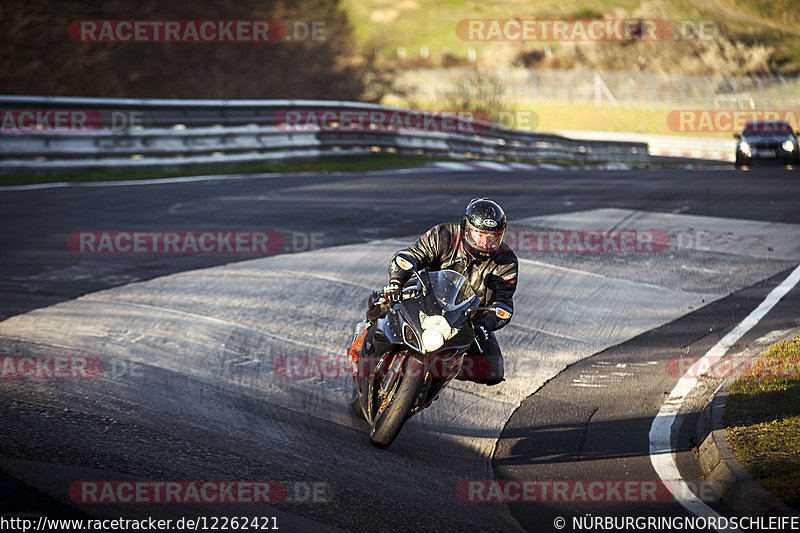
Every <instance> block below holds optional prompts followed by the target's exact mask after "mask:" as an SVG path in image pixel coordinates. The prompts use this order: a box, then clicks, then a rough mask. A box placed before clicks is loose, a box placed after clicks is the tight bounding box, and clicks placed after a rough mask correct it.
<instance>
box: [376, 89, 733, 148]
mask: <svg viewBox="0 0 800 533" xmlns="http://www.w3.org/2000/svg"><path fill="white" fill-rule="evenodd" d="M383 103H385V104H389V105H397V106H401V107H408V106H411V104H410V103H409V102H406V101H404V100H402V99H400V98H387V99H385V100H384V102H383ZM420 107H421V108H422V109H438V107H441V106H438V107H437V105H435V104H434V103H431V102H427V103H422V105H421V106H420ZM514 108H515V109H520V110H525V111H526V112H527V111H533V112H534V113H535V114H536V117H535V119H533V118H531V117H530V115H528V114H523V115H522V116H523V117H524V118H525V120H526V121H533V120H535V121H536V126H535V127H534V128H528V124H525V123H518V124H503V125H504V126H513V127H518V128H522V129H532V130H534V131H538V132H551V131H555V130H584V131H614V132H626V133H628V132H633V133H649V134H658V135H693V136H696V137H715V138H719V139H730V138H731V133H730V132H721V133H710V132H699V133H693V132H680V131H673V130H671V129H670V128H669V127H668V124H667V115H669V113H670V111H671V110H669V109H647V108H633V109H631V108H627V107H595V106H593V105H568V104H537V103H532V102H520V103H518V104H516V105H515V106H514ZM509 114H510V115H511V116H513V113H509Z"/></svg>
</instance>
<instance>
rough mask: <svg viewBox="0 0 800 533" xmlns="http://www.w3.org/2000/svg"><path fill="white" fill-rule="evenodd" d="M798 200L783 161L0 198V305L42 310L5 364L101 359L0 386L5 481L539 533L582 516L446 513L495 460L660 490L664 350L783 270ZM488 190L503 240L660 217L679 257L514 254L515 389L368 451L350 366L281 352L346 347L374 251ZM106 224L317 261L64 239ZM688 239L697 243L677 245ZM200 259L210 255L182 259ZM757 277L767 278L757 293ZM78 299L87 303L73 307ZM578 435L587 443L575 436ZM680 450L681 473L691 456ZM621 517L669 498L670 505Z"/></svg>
mask: <svg viewBox="0 0 800 533" xmlns="http://www.w3.org/2000/svg"><path fill="white" fill-rule="evenodd" d="M798 191H800V179H799V178H798V173H797V172H786V171H783V170H778V169H768V168H767V169H756V170H754V171H751V172H733V171H725V170H716V171H706V172H700V171H695V172H687V171H653V172H596V173H591V172H585V171H584V172H570V171H544V170H539V171H535V172H509V173H445V172H427V173H421V174H397V173H390V174H382V173H372V174H367V175H364V174H360V175H346V174H345V175H332V176H303V177H297V176H291V177H288V176H284V177H281V176H278V177H268V178H263V179H241V180H220V181H216V182H201V183H192V184H172V185H139V186H130V187H69V188H63V189H44V190H38V191H4V192H0V207H2V209H1V210H0V217H2V223H3V227H4V228H6V229H7V231H4V232H3V234H2V236H0V250H2V252H0V253H2V262H1V263H0V272H1V273H2V277H1V278H2V279H3V280H4V281H3V284H2V289H3V292H2V296H0V299H1V300H2V302H3V303H2V307H1V308H0V313H2V315H3V316H6V317H12V316H13V315H18V314H19V313H22V312H25V311H30V310H32V309H36V308H40V309H38V310H36V311H34V312H31V313H27V314H22V315H19V316H13V318H11V319H9V320H6V321H5V322H2V323H0V353H1V354H4V355H31V354H33V355H36V354H38V355H56V354H69V355H80V354H85V355H92V356H95V357H99V358H101V359H103V361H104V363H105V364H106V369H107V372H105V373H104V374H103V375H102V376H101V377H100V378H98V379H93V380H60V381H57V382H56V381H53V380H3V382H2V383H1V384H0V405H2V406H3V407H2V410H1V411H0V413H2V414H0V427H1V428H2V430H3V434H4V435H8V438H7V439H6V441H5V443H4V445H3V448H2V449H0V457H2V458H3V459H2V469H3V470H4V471H5V472H6V473H9V474H11V475H12V476H14V477H16V478H19V479H22V480H23V481H25V482H26V483H28V484H31V485H33V486H36V487H37V488H38V489H40V490H41V491H42V492H43V493H46V494H49V495H50V496H52V497H53V498H55V500H58V501H61V502H69V500H68V498H67V496H66V488H67V487H68V486H69V485H70V483H72V482H74V481H76V480H91V479H130V478H135V479H170V480H193V479H196V480H204V479H237V480H261V479H268V480H279V481H284V482H285V483H286V484H287V486H288V487H290V489H296V490H299V489H300V488H302V487H303V486H304V485H303V484H304V483H312V482H317V483H319V484H320V486H321V487H323V488H324V491H323V493H322V496H321V497H320V498H318V501H316V502H312V501H306V500H305V499H304V498H302V497H295V498H294V501H289V502H284V503H282V504H280V505H278V506H277V508H273V507H264V506H248V507H247V509H242V510H239V509H233V508H232V507H228V508H224V507H223V508H219V509H218V508H213V509H212V508H209V507H206V508H203V509H194V510H193V511H190V510H188V509H184V508H182V507H180V506H172V508H167V507H169V506H144V507H143V506H130V505H129V506H98V505H83V506H81V509H82V510H83V511H85V512H87V513H89V514H92V515H97V514H100V515H105V516H146V515H154V514H163V515H164V516H175V515H180V514H181V513H184V514H185V513H187V512H195V513H198V512H199V513H205V514H217V515H219V514H222V513H227V514H232V513H238V512H242V513H247V514H250V515H257V514H262V515H267V514H269V513H270V512H273V511H275V512H279V513H282V515H281V516H282V517H285V518H286V520H287V521H288V522H287V523H290V524H292V526H293V527H295V528H297V529H303V527H307V526H308V523H306V522H303V520H304V519H310V520H314V521H316V522H317V525H318V524H329V525H331V526H335V527H339V528H342V529H347V530H353V531H360V530H376V531H378V530H401V529H414V530H430V529H436V528H437V526H436V525H435V524H437V523H440V526H438V527H439V529H444V530H471V531H472V530H476V529H477V530H508V531H513V530H518V529H520V527H519V525H518V524H517V521H516V520H515V518H516V519H517V520H519V521H520V523H521V524H522V525H523V526H524V527H525V528H527V529H529V530H537V531H538V530H549V529H551V528H552V520H553V517H554V516H556V515H555V514H554V513H558V514H559V516H560V515H564V516H569V513H579V512H582V511H584V508H582V507H581V506H580V505H567V506H566V507H565V506H563V505H556V506H550V505H544V506H542V505H540V504H537V503H530V504H526V505H524V506H512V508H511V510H510V511H511V512H509V508H508V507H507V506H506V505H505V504H474V503H469V502H463V501H461V500H460V499H459V498H458V497H457V495H456V487H457V486H458V483H459V482H461V481H463V480H469V479H490V478H492V477H493V475H494V474H495V473H497V474H499V475H502V476H505V477H517V478H521V479H624V478H630V479H643V480H647V479H652V478H653V476H654V473H653V472H652V469H651V470H650V471H648V470H647V468H649V461H648V460H647V456H646V454H643V453H642V449H641V447H640V445H641V444H642V439H644V440H645V441H646V438H647V435H646V429H645V431H644V434H643V435H642V434H641V428H643V427H645V428H647V427H649V421H651V420H652V416H653V415H654V413H655V412H657V410H658V408H659V407H660V403H659V402H660V401H661V395H662V394H663V392H664V391H668V390H670V389H671V388H672V386H673V385H674V381H676V380H675V379H674V378H673V377H672V376H670V375H668V373H667V372H665V366H664V361H665V359H666V358H667V357H669V356H671V355H674V354H675V353H681V354H683V353H685V351H686V349H687V347H688V348H689V352H690V353H691V354H693V355H701V353H700V352H701V350H702V349H703V348H704V347H705V348H706V349H707V347H708V346H707V345H710V344H713V342H715V341H716V339H717V338H718V337H719V336H721V335H724V333H725V332H726V329H725V328H728V329H729V328H730V327H731V326H732V325H733V324H734V323H735V319H736V317H737V316H739V315H745V314H747V312H749V311H750V310H751V309H752V307H755V305H757V304H758V301H757V300H758V296H759V295H762V296H763V293H764V292H765V291H766V290H768V289H767V287H768V286H769V285H770V283H772V284H774V283H776V281H775V280H777V281H778V282H779V281H780V279H781V273H782V272H784V271H786V270H787V269H788V268H790V267H792V266H794V265H795V264H797V262H798V261H800V250H799V249H798V243H800V233H798V226H796V225H795V224H797V223H800V213H798V211H797V208H796V206H797V205H798V199H800V198H798V196H800V193H799V192H798ZM483 195H488V196H492V197H493V198H495V199H497V200H498V201H500V202H501V203H502V204H503V205H504V207H506V210H507V212H508V213H509V214H510V215H511V217H512V223H516V225H517V227H519V228H523V227H527V228H561V229H621V228H633V229H642V230H646V229H660V230H663V231H665V232H667V233H668V234H670V235H671V236H672V239H671V242H670V247H669V248H668V249H667V250H665V251H663V252H660V253H653V254H576V253H570V254H568V253H533V252H530V251H521V252H520V254H519V255H520V257H521V258H522V259H523V261H522V270H521V272H522V274H521V282H520V289H519V292H518V297H517V299H516V303H517V308H518V312H517V314H516V315H515V319H514V322H513V324H512V326H510V327H509V328H507V329H506V330H504V331H503V332H502V333H501V336H500V341H501V345H502V346H503V347H504V352H505V354H506V357H507V371H508V374H509V381H508V382H507V383H505V384H503V385H502V386H500V387H495V388H485V387H479V386H477V385H474V384H468V383H458V384H457V385H456V386H454V387H452V389H451V390H448V391H447V394H443V396H442V398H441V399H440V401H439V402H437V404H435V405H434V406H433V408H432V409H430V410H428V411H426V412H424V413H422V415H421V416H419V417H416V418H415V419H413V420H412V421H411V422H410V423H409V425H408V427H407V428H406V429H405V430H404V432H403V434H401V437H400V439H399V440H398V442H397V443H396V445H394V446H393V447H392V448H391V449H390V450H388V451H386V452H378V451H376V450H373V449H372V448H371V447H369V445H368V444H367V442H366V438H365V430H364V427H363V426H362V425H361V424H360V423H359V422H358V421H357V420H355V419H353V418H352V417H350V416H349V413H348V411H347V410H346V399H347V394H348V383H347V380H346V379H343V378H341V377H331V376H328V379H324V380H321V379H305V380H304V379H298V380H287V379H283V378H281V377H279V376H277V375H276V374H275V373H274V372H273V366H272V364H273V363H274V361H275V360H276V358H280V357H282V356H286V355H292V356H295V355H297V356H309V355H310V356H320V357H328V358H331V359H332V360H340V359H341V354H342V353H343V346H344V345H345V344H346V342H347V340H349V336H350V333H351V331H352V324H353V323H354V322H355V321H356V320H357V319H358V318H359V317H360V315H361V313H362V312H363V310H362V309H361V306H362V304H363V298H364V296H365V295H366V294H367V293H368V291H369V289H370V288H371V287H374V286H377V285H379V284H381V283H382V282H383V281H384V278H385V261H386V259H387V258H388V257H389V255H390V254H391V252H392V251H393V250H395V249H397V248H399V247H401V246H402V245H403V244H404V243H405V242H408V240H409V239H410V236H411V235H413V234H416V233H420V232H422V231H424V230H426V229H427V228H428V227H430V226H431V225H433V224H435V223H438V222H441V221H444V220H448V219H455V218H457V216H458V214H459V213H460V210H461V209H462V208H463V205H464V204H465V203H466V201H467V200H469V199H470V198H472V197H475V196H483ZM759 221H761V222H759ZM114 229H118V230H132V229H147V230H158V229H166V230H179V229H186V230H193V229H196V230H204V229H269V230H277V231H282V232H284V234H285V235H287V236H289V235H292V234H293V233H297V234H298V235H300V234H303V235H304V236H305V237H308V236H309V235H310V234H312V233H314V234H319V233H321V234H323V238H322V246H321V248H320V249H318V250H312V251H306V250H303V247H304V245H303V242H302V241H303V239H302V238H301V239H300V241H301V242H300V245H299V246H297V250H295V251H296V252H297V253H287V254H282V255H279V256H273V257H267V258H260V259H255V260H253V261H246V262H239V263H235V264H228V265H225V263H228V262H230V261H232V260H240V259H250V258H249V257H239V256H237V257H230V256H221V255H208V256H196V255H195V256H192V255H186V256H165V255H155V254H151V255H106V256H101V255H97V256H93V255H81V254H74V253H72V252H69V251H68V250H67V248H66V237H67V235H68V234H69V233H70V232H72V231H80V230H114ZM701 233H702V235H704V236H709V240H705V239H703V240H702V242H698V240H697V239H695V240H694V241H692V239H691V238H689V237H690V236H696V235H700V234H701ZM290 241H291V239H290ZM340 245H344V246H340ZM214 265H221V266H218V267H216V268H210V269H203V270H196V269H198V268H203V267H211V266H214ZM182 271H185V272H184V273H180V274H175V275H170V276H166V277H161V276H164V275H167V274H172V273H175V272H182ZM767 278H774V279H773V280H771V281H768V282H765V283H764V284H763V286H759V285H758V284H759V283H761V282H762V281H763V280H766V279H767ZM148 279H152V281H144V282H141V283H134V284H131V285H126V284H128V283H131V282H137V281H142V280H148ZM114 286H119V288H116V289H112V290H109V291H104V292H99V293H95V292H94V291H98V290H101V289H107V288H109V287H114ZM751 286H754V287H753V288H752V289H747V288H748V287H751ZM742 290H743V292H742V293H741V294H744V295H748V294H751V293H752V295H751V297H750V298H749V299H748V298H744V297H742V296H739V297H737V296H734V297H732V298H733V300H731V301H732V302H736V304H735V306H734V307H736V311H735V312H731V311H730V309H731V305H732V304H728V303H725V302H727V300H725V301H720V299H723V298H726V297H727V296H728V295H729V294H731V293H734V292H735V291H742ZM748 291H750V292H748ZM86 293H93V294H89V295H87V296H85V297H83V298H80V299H78V300H74V298H75V297H77V296H80V295H82V294H86ZM796 299H797V295H796V291H795V292H794V293H793V294H791V295H790V296H789V297H788V299H787V303H786V306H783V307H781V306H779V308H776V309H775V310H774V311H773V312H772V313H771V314H770V320H771V321H772V322H770V324H775V325H776V327H778V326H780V327H791V326H792V325H793V324H794V325H795V326H796V323H793V322H792V320H791V319H789V318H786V317H796V316H797V313H796V310H797V308H796V306H795V307H792V305H796ZM715 301H716V303H714V304H712V305H710V306H708V307H704V306H706V305H707V304H709V303H711V302H715ZM58 302H61V303H60V304H59V305H55V306H50V305H51V304H55V303H58ZM793 302H795V303H793ZM45 306H49V307H45ZM737 306H738V307H737ZM698 309H699V310H698ZM691 312H694V313H700V315H690V316H688V317H687V316H686V315H687V314H688V313H691ZM681 317H685V318H681ZM682 321H684V322H682ZM706 326H708V327H706ZM709 328H710V329H711V332H709V333H706V332H707V331H708V329H709ZM701 333H702V334H701ZM753 335H756V332H754V333H753ZM630 339H634V340H630ZM744 340H745V339H743V341H744ZM674 350H683V351H681V352H675V351H674ZM594 354H598V355H595V356H594V357H591V356H593V355H594ZM589 357H591V359H587V358H589ZM611 362H613V364H615V365H616V364H626V365H627V364H628V362H630V363H631V366H630V367H627V368H632V367H634V365H633V363H635V362H641V363H647V365H646V366H642V367H635V368H641V369H643V370H642V371H634V372H628V371H623V372H620V373H619V374H620V375H619V376H616V375H615V376H616V377H614V378H612V379H619V380H621V384H619V385H618V384H616V383H613V382H612V383H608V382H603V380H606V381H607V380H608V379H609V378H608V375H609V374H608V373H606V372H600V371H598V368H600V367H598V366H597V365H600V364H602V365H606V364H608V363H611ZM652 362H655V364H652ZM570 365H571V366H570ZM593 365H594V366H593ZM659 365H660V366H659ZM567 367H568V368H567ZM565 368H567V371H566V372H563V373H561V372H562V370H564V369H565ZM620 368H622V367H620ZM109 369H116V371H108V370H109ZM126 369H127V370H130V369H136V373H132V372H130V371H128V372H126ZM601 370H602V368H601ZM556 376H557V377H556ZM598 376H605V377H598ZM554 377H555V378H556V379H553V378H554ZM576 379H577V380H578V381H577V382H576V381H575V380H576ZM548 380H552V381H548ZM545 383H547V385H546V386H545V387H544V388H542V389H541V390H540V391H539V393H537V394H536V395H534V396H532V397H530V398H528V396H529V395H530V394H532V393H533V392H534V391H536V390H537V389H540V387H542V385H544V384H545ZM576 383H583V384H585V385H587V386H575V384H576ZM622 383H624V385H623V384H622ZM670 383H671V384H670ZM595 385H597V386H595ZM603 385H611V386H603ZM661 389H663V390H661ZM645 391H649V392H647V393H645ZM654 396H655V397H654ZM526 398H528V399H527V400H526ZM634 400H638V401H634ZM521 402H522V405H521V407H520V408H519V409H517V406H519V405H520V403H521ZM609 402H614V404H612V406H613V405H625V406H626V407H627V409H626V410H623V411H620V410H616V409H613V408H611V407H609ZM515 410H516V412H515ZM512 413H514V414H513V416H512ZM565 415H570V416H565ZM509 417H510V420H509ZM648 417H649V420H648ZM590 421H591V422H590ZM506 422H508V423H506ZM503 428H505V429H503ZM501 431H502V438H500V437H501ZM689 433H691V432H689ZM617 434H619V435H621V436H626V435H630V436H631V438H630V439H625V438H623V437H619V438H618V437H616V435H617ZM576 435H583V440H581V441H580V442H581V445H580V446H579V447H578V448H575V446H576V442H578V441H576V440H575V438H574V437H575V436H576ZM690 436H691V435H689V434H687V435H685V436H684V437H682V438H685V439H687V440H688V438H689V437H690ZM498 438H500V440H499V442H498ZM579 440H580V439H579ZM496 443H497V451H496V452H495V453H494V463H493V465H494V472H493V470H492V468H491V464H490V458H491V457H492V454H493V451H494V448H495V444H496ZM685 447H686V446H685V445H684V448H685ZM645 450H646V445H645ZM680 462H681V464H682V469H683V470H684V471H685V472H686V475H687V476H691V475H696V472H695V471H693V470H692V468H693V465H692V463H691V461H689V460H687V459H686V458H681V459H680ZM9 483H10V482H9ZM291 499H292V498H290V500H291ZM41 501H42V500H40V499H38V498H36V499H33V500H31V501H28V502H27V503H26V502H19V501H14V502H11V503H9V504H7V510H6V509H4V510H3V512H12V511H15V512H19V511H27V512H34V513H36V512H38V513H48V514H49V513H50V511H49V510H48V509H50V507H44V505H45V504H44V503H41ZM48 505H51V504H48ZM175 507H180V508H179V509H176V508H175ZM603 509H606V510H607V507H605V506H604V507H603ZM614 509H615V510H614V512H624V513H628V514H636V513H646V514H653V513H666V514H673V513H678V512H681V511H680V509H677V505H676V504H674V503H670V502H666V503H661V504H658V505H656V506H653V505H652V504H648V505H645V506H628V507H626V508H625V509H624V511H620V507H619V506H616V507H615V508H614ZM376 510H380V512H376ZM723 512H724V510H723ZM512 513H513V517H512ZM294 517H301V518H299V519H297V518H294ZM293 520H294V521H293ZM441 524H444V525H443V526H442V525H441Z"/></svg>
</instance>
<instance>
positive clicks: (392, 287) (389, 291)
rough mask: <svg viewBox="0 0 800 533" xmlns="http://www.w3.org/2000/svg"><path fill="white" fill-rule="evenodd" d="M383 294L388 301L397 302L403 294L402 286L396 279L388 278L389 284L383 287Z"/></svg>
mask: <svg viewBox="0 0 800 533" xmlns="http://www.w3.org/2000/svg"><path fill="white" fill-rule="evenodd" d="M383 295H384V296H385V297H386V299H387V300H389V301H390V302H399V301H400V298H401V297H402V295H403V287H402V286H401V285H400V282H399V281H397V280H394V279H393V280H390V281H389V284H388V285H386V286H385V287H384V288H383Z"/></svg>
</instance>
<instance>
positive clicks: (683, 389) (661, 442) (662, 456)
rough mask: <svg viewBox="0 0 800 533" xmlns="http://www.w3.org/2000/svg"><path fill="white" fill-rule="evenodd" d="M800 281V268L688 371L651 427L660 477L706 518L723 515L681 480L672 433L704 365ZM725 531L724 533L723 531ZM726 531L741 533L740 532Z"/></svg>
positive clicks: (678, 498) (687, 505)
mask: <svg viewBox="0 0 800 533" xmlns="http://www.w3.org/2000/svg"><path fill="white" fill-rule="evenodd" d="M798 281H800V265H798V266H797V268H795V269H794V271H792V273H791V274H789V276H788V277H787V278H786V279H785V280H783V283H781V284H780V285H778V286H777V287H775V288H774V289H772V291H771V292H770V293H769V294H768V295H767V297H766V299H765V300H764V301H763V302H761V305H759V306H758V307H757V308H756V309H755V310H754V311H753V312H752V313H750V314H749V315H747V317H746V318H745V319H744V320H742V322H740V323H739V325H737V326H736V327H735V328H733V330H731V331H730V333H728V334H727V335H725V336H724V337H723V338H722V339H721V340H720V341H719V342H718V343H717V344H715V345H714V347H712V348H711V349H710V350H709V351H708V352H706V354H705V355H704V356H703V357H702V358H700V359H699V360H698V361H697V362H696V363H695V364H694V365H693V366H692V367H691V368H690V369H689V370H688V371H687V372H686V374H684V375H683V377H681V378H680V379H679V380H678V384H677V385H675V388H674V389H672V392H670V394H669V397H668V398H667V400H666V401H665V402H664V404H663V405H662V406H661V409H660V410H659V412H658V414H657V415H656V417H655V419H654V420H653V424H652V425H651V426H650V462H651V463H652V464H653V468H655V470H656V473H658V476H659V477H660V478H661V479H662V480H663V481H665V482H666V486H667V488H668V489H669V490H670V492H672V494H673V496H675V500H676V501H678V503H680V504H681V505H682V506H683V507H684V508H685V509H686V510H688V511H689V512H691V513H693V514H695V515H697V516H703V517H707V518H708V517H720V515H719V513H717V512H716V511H714V510H713V509H711V507H709V506H708V505H706V504H705V503H704V502H703V501H702V500H700V498H698V497H697V496H696V495H695V494H694V493H693V492H692V491H691V489H690V488H689V485H688V484H687V483H686V482H685V481H684V480H683V478H681V474H680V472H679V471H678V465H677V464H676V462H675V453H674V451H673V448H672V431H673V430H677V428H678V426H676V422H677V415H678V412H679V411H680V408H681V406H682V405H683V403H684V401H685V400H686V398H688V397H689V394H690V393H691V392H692V389H694V387H695V385H696V384H697V382H698V381H699V380H698V379H697V378H695V377H691V376H697V375H698V371H699V370H700V368H701V365H703V366H702V367H703V368H708V367H710V366H712V365H714V363H716V362H717V361H719V359H720V358H721V357H722V356H723V355H725V353H726V352H727V351H728V350H729V349H730V348H731V347H732V346H733V345H734V344H736V342H737V341H738V340H739V339H741V338H742V336H743V335H744V334H745V333H747V332H748V331H750V330H751V329H752V328H753V327H754V326H755V325H756V324H758V322H759V321H760V320H761V319H762V318H764V316H765V315H766V314H767V313H768V312H769V311H770V310H771V309H772V308H773V307H774V306H775V304H777V303H778V302H779V301H780V300H781V298H783V297H784V296H785V295H786V294H787V293H788V292H789V291H790V290H792V289H793V288H794V287H795V285H797V283H798ZM719 531H723V530H719ZM726 531H739V530H738V529H734V530H726Z"/></svg>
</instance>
